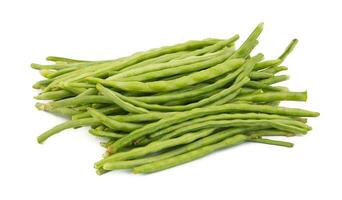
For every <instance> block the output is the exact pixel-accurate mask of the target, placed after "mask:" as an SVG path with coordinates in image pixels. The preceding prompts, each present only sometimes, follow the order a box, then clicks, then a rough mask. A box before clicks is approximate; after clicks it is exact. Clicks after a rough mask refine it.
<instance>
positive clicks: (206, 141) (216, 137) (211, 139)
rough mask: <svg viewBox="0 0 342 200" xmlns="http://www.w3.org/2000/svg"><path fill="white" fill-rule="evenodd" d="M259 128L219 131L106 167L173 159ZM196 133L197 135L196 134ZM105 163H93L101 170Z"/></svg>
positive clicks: (136, 164)
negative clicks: (176, 146)
mask: <svg viewBox="0 0 342 200" xmlns="http://www.w3.org/2000/svg"><path fill="white" fill-rule="evenodd" d="M260 129H261V128H260V127H239V128H230V129H226V130H222V131H219V132H217V133H214V134H212V135H209V136H207V137H204V138H202V139H199V140H196V141H194V142H192V143H189V144H187V145H184V146H181V147H179V148H176V149H174V150H170V151H168V152H165V153H162V154H159V155H156V156H152V157H146V158H140V159H135V160H128V161H114V162H108V163H107V166H109V165H110V167H111V168H113V169H114V168H115V169H128V168H132V167H134V166H139V165H143V164H146V163H150V162H155V161H158V160H163V159H167V158H170V157H174V156H177V155H180V154H183V153H186V152H188V151H192V150H194V149H198V148H200V147H203V146H206V145H210V144H215V143H217V142H220V141H222V140H224V139H225V138H228V137H231V136H234V135H236V134H239V133H244V132H247V131H254V130H260ZM198 132H199V131H198ZM198 132H197V133H198ZM104 163H105V161H104V159H103V160H100V161H98V162H96V163H95V165H94V166H95V168H97V169H101V167H102V166H103V164H104Z"/></svg>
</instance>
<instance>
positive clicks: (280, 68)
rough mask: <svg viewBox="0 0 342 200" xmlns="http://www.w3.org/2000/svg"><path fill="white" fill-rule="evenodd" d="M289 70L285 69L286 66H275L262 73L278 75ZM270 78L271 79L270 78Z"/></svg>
mask: <svg viewBox="0 0 342 200" xmlns="http://www.w3.org/2000/svg"><path fill="white" fill-rule="evenodd" d="M287 69H288V68H287V67H285V66H274V67H270V68H268V69H265V70H263V71H261V72H265V73H271V74H276V73H278V72H281V71H285V70H287ZM269 78H270V77H269Z"/></svg>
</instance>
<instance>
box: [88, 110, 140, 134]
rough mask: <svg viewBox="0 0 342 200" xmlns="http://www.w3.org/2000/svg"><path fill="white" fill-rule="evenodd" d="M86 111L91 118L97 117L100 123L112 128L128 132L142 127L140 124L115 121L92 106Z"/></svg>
mask: <svg viewBox="0 0 342 200" xmlns="http://www.w3.org/2000/svg"><path fill="white" fill-rule="evenodd" d="M88 112H89V113H90V115H91V116H92V117H93V118H95V119H97V120H98V121H100V122H101V123H102V124H104V125H105V126H107V127H109V128H111V129H113V130H120V131H126V132H130V131H133V130H136V129H139V128H141V127H143V125H142V124H136V123H129V122H119V121H116V120H114V119H112V118H109V117H107V116H106V115H104V114H103V113H101V112H99V111H97V110H95V109H93V108H88Z"/></svg>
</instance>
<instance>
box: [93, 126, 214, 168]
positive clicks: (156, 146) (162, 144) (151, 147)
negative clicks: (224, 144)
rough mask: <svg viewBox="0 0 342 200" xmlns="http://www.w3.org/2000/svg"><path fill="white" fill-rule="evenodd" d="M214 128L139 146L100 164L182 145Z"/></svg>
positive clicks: (129, 158)
mask: <svg viewBox="0 0 342 200" xmlns="http://www.w3.org/2000/svg"><path fill="white" fill-rule="evenodd" d="M214 130H215V129H205V130H202V131H199V132H195V133H187V134H185V135H183V136H181V137H179V138H174V139H170V140H165V141H156V142H152V143H150V144H148V145H146V146H144V147H138V148H134V149H132V150H130V151H126V152H121V153H117V154H113V155H111V156H109V157H106V158H105V159H103V160H101V161H100V162H99V163H98V164H99V165H102V164H104V163H106V162H112V161H119V160H131V159H135V158H139V157H143V156H146V155H148V154H151V153H155V152H159V151H161V150H164V149H167V148H171V147H175V146H178V145H182V144H188V143H191V142H193V141H195V140H197V139H199V138H203V137H206V136H208V135H210V134H211V133H213V132H214ZM105 169H106V170H111V169H109V168H105Z"/></svg>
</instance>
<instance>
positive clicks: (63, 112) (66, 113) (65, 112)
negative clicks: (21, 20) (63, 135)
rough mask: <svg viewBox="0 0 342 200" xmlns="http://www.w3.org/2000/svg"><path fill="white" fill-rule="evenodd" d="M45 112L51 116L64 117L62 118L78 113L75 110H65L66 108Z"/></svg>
mask: <svg viewBox="0 0 342 200" xmlns="http://www.w3.org/2000/svg"><path fill="white" fill-rule="evenodd" d="M47 111H48V112H50V113H53V114H57V115H60V116H64V117H72V116H74V115H77V114H79V113H80V112H79V111H77V110H75V109H72V108H67V107H59V108H54V109H50V110H47Z"/></svg>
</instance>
